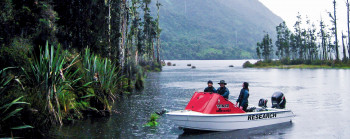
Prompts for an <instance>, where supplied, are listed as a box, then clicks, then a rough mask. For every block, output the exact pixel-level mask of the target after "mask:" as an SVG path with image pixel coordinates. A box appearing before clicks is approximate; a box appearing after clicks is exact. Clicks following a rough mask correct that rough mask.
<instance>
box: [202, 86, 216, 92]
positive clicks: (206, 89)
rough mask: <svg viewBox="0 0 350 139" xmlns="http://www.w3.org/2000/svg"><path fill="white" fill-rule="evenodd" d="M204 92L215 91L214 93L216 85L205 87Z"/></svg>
mask: <svg viewBox="0 0 350 139" xmlns="http://www.w3.org/2000/svg"><path fill="white" fill-rule="evenodd" d="M204 92H213V93H215V91H214V87H207V88H205V89H204Z"/></svg>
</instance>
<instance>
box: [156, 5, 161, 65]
mask: <svg viewBox="0 0 350 139" xmlns="http://www.w3.org/2000/svg"><path fill="white" fill-rule="evenodd" d="M156 6H157V19H156V22H157V28H156V30H157V62H158V64H159V65H161V63H160V32H161V31H162V29H160V27H159V10H160V6H162V4H160V3H159V2H158V0H157V4H156Z"/></svg>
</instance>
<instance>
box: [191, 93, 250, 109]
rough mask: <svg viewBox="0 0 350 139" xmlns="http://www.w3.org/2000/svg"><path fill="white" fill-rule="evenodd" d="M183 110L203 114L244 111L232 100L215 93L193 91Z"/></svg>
mask: <svg viewBox="0 0 350 139" xmlns="http://www.w3.org/2000/svg"><path fill="white" fill-rule="evenodd" d="M185 110H191V111H196V112H200V113H205V114H233V113H245V112H244V111H243V110H241V109H240V108H238V107H235V106H234V105H233V103H232V102H230V101H229V100H227V99H225V98H224V97H222V96H221V95H219V94H217V93H207V92H195V93H194V94H193V96H192V98H191V100H190V102H188V104H187V106H186V108H185Z"/></svg>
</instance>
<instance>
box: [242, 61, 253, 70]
mask: <svg viewBox="0 0 350 139" xmlns="http://www.w3.org/2000/svg"><path fill="white" fill-rule="evenodd" d="M252 67H254V65H253V64H252V63H250V62H249V61H246V62H244V64H243V68H252Z"/></svg>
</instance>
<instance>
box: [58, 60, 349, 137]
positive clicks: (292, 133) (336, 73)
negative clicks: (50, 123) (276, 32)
mask: <svg viewBox="0 0 350 139" xmlns="http://www.w3.org/2000/svg"><path fill="white" fill-rule="evenodd" d="M167 62H168V61H167ZM170 62H172V63H175V64H176V66H165V67H163V71H162V72H159V73H149V74H148V78H147V79H146V83H145V86H146V88H145V89H144V90H143V91H142V92H137V93H134V94H132V95H128V96H126V95H124V96H122V97H120V98H119V99H118V102H117V103H116V106H115V107H114V108H115V109H116V110H117V111H118V113H116V114H113V115H112V116H110V117H104V118H88V119H87V120H83V121H78V122H76V123H75V124H73V125H67V126H62V127H58V128H55V129H53V131H54V133H52V134H53V135H54V136H58V137H63V138H350V108H349V106H350V91H349V90H350V70H343V69H244V68H242V64H243V62H245V60H221V61H220V60H198V61H196V60H194V61H193V60H191V61H190V60H188V61H185V60H182V61H170ZM253 62H254V61H253ZM189 63H191V64H192V65H194V66H196V69H191V67H188V66H187V64H189ZM229 65H234V66H235V67H229ZM208 80H212V81H213V82H214V87H216V88H217V87H219V85H218V84H217V82H219V80H225V81H226V82H227V83H228V84H227V87H228V88H229V90H230V98H229V100H231V101H235V99H236V98H237V96H238V95H239V91H240V89H241V84H242V83H243V82H245V81H246V82H249V84H250V86H249V88H250V92H249V93H250V97H249V104H253V105H257V104H258V101H259V99H260V98H265V99H268V100H269V102H268V106H271V96H272V94H273V93H274V92H275V91H282V92H284V94H285V96H286V100H287V105H286V108H287V109H291V110H292V111H293V112H294V114H295V115H296V116H295V118H294V119H293V122H292V123H284V124H279V125H273V126H265V127H259V128H253V129H245V130H237V131H228V132H199V133H184V131H183V130H182V129H179V128H178V127H176V126H175V125H174V124H173V123H172V121H170V120H168V119H167V117H166V116H161V117H160V118H159V119H158V120H157V121H158V123H159V125H158V126H157V127H145V126H144V124H145V123H147V121H148V120H149V118H150V114H151V113H153V112H156V111H160V110H162V109H167V110H168V111H174V110H181V109H184V108H185V106H186V105H187V103H188V101H189V100H190V99H191V97H192V95H193V93H194V92H195V91H203V90H204V88H205V87H206V82H207V81H208Z"/></svg>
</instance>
